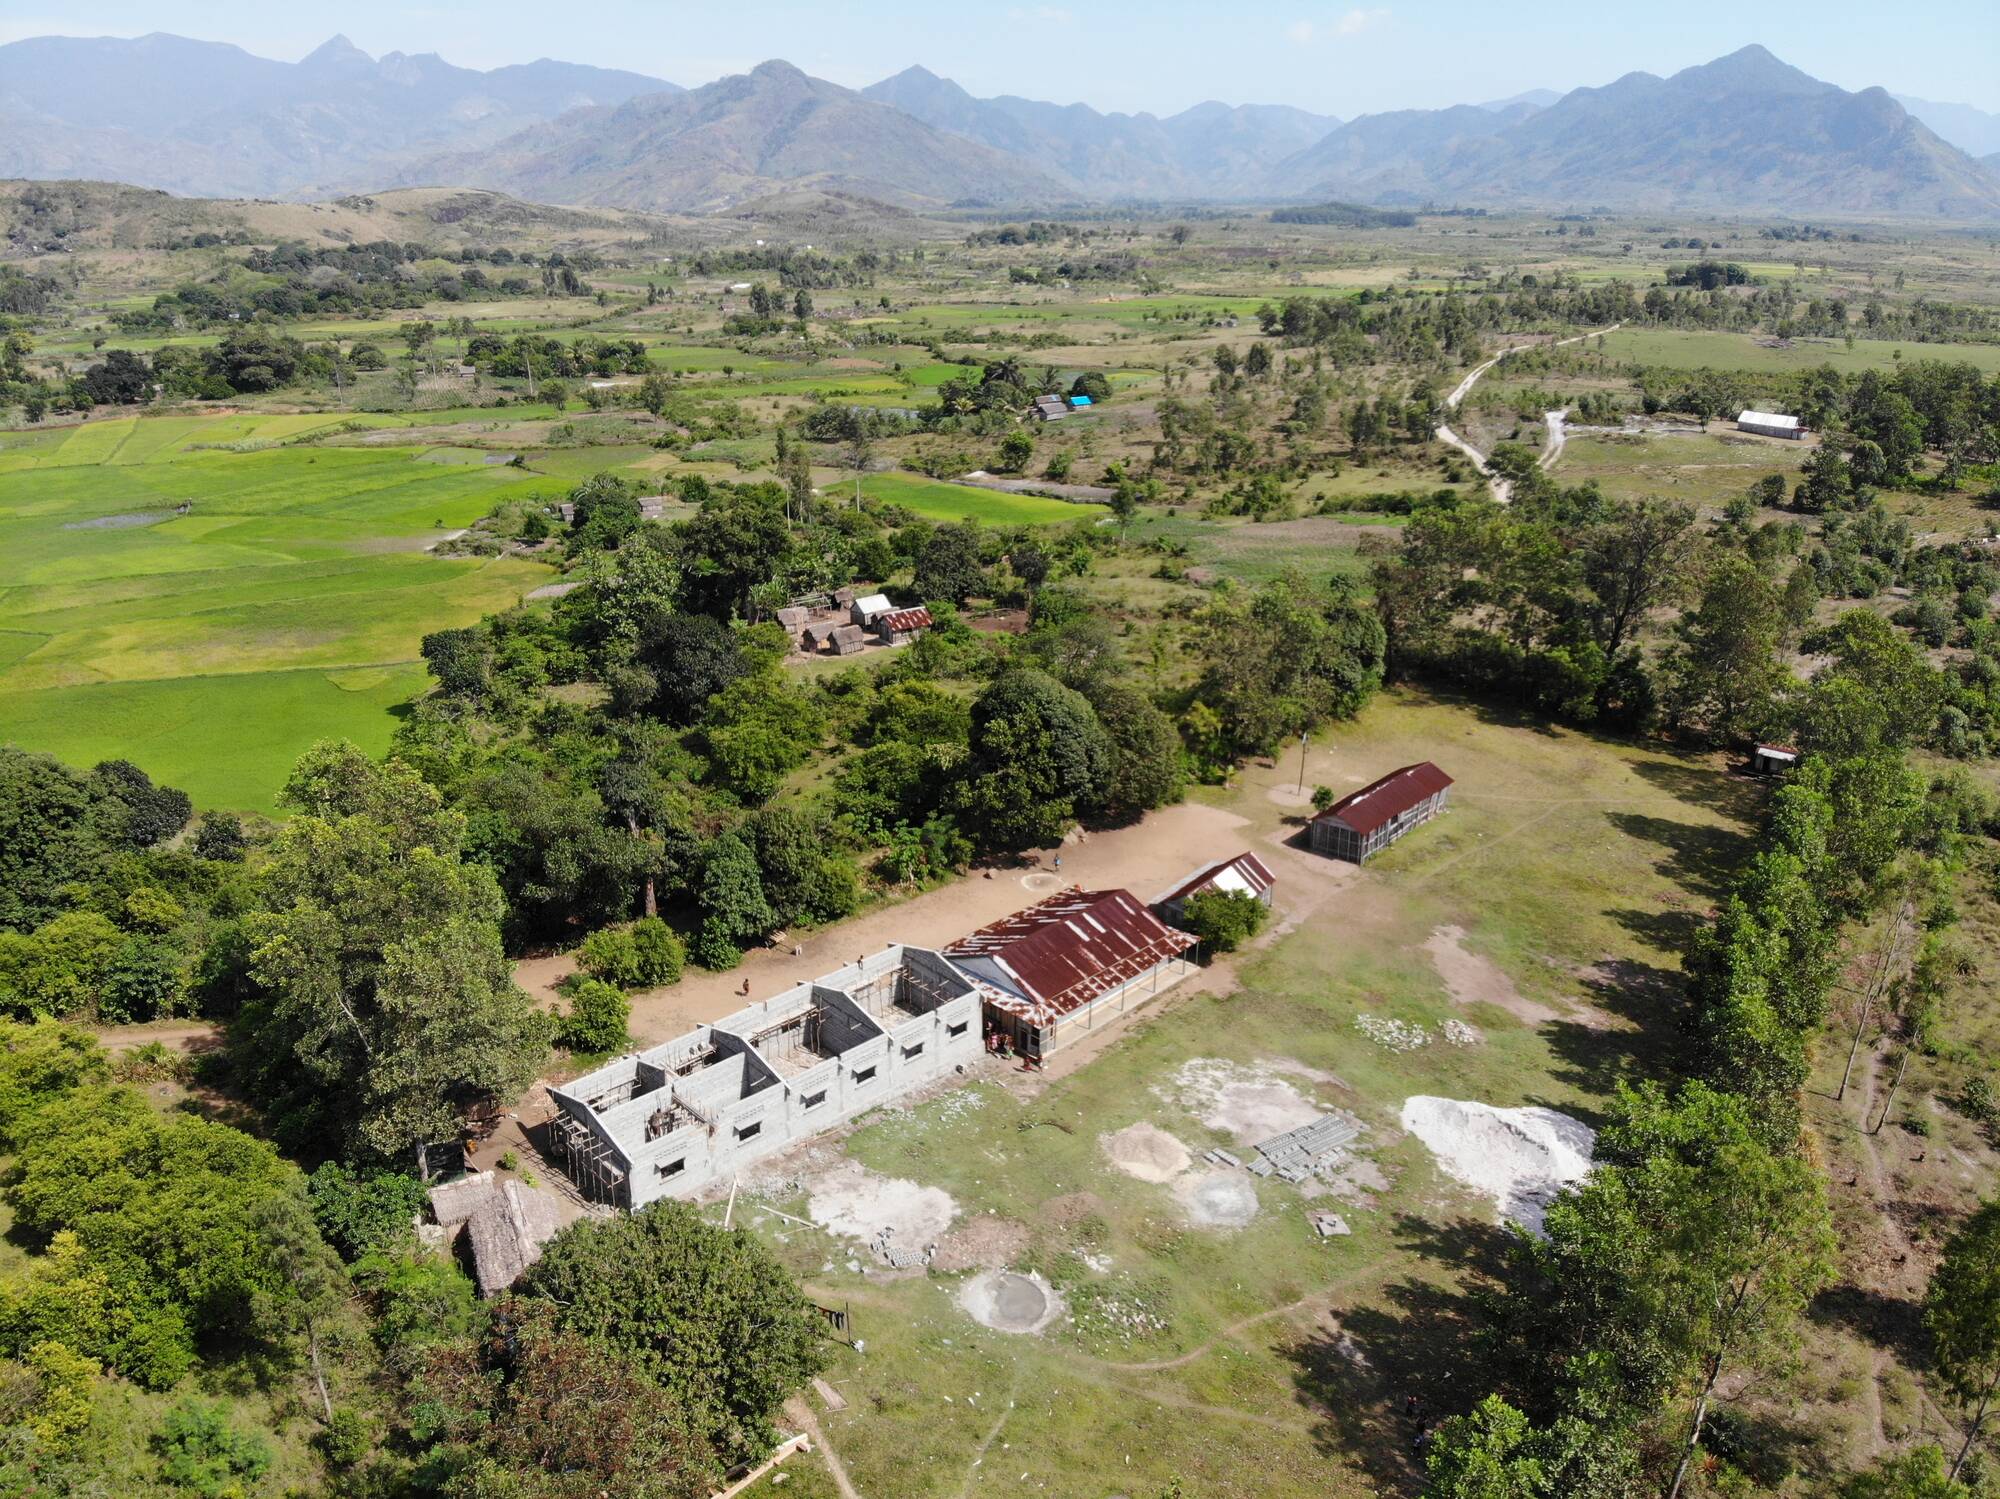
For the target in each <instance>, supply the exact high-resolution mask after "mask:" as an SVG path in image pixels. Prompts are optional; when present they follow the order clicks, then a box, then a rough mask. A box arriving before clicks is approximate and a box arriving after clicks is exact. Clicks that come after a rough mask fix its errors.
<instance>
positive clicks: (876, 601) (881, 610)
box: [854, 593, 896, 614]
mask: <svg viewBox="0 0 2000 1499" xmlns="http://www.w3.org/2000/svg"><path fill="white" fill-rule="evenodd" d="M854 607H855V608H857V609H859V610H860V611H861V612H862V613H863V614H886V613H888V612H889V611H890V610H891V609H893V608H895V607H896V606H895V605H894V604H892V603H890V602H889V595H888V594H886V593H871V594H869V595H868V596H867V597H866V598H859V599H856V600H855V601H854Z"/></svg>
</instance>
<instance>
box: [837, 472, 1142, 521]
mask: <svg viewBox="0 0 2000 1499" xmlns="http://www.w3.org/2000/svg"><path fill="white" fill-rule="evenodd" d="M861 492H862V493H863V494H865V495H867V496H868V497H869V498H870V499H875V500H882V501H885V502H886V503H888V504H892V505H901V506H903V507H905V508H906V509H909V510H913V511H915V512H916V513H917V514H918V515H921V516H923V517H924V518H925V519H926V520H942V521H953V520H964V519H966V518H967V517H971V518H973V519H976V520H979V521H982V522H984V523H985V524H987V525H989V526H1039V525H1052V524H1060V523H1064V522H1068V521H1076V520H1095V519H1097V518H1098V517H1100V516H1102V515H1103V514H1104V507H1103V506H1102V505H1073V504H1071V503H1070V502H1069V501H1067V500H1051V499H1047V498H1045V497H1044V496H1042V495H1035V494H1007V493H1004V492H1002V491H1000V490H995V489H978V488H975V487H974V486H972V485H970V484H945V483H942V482H940V481H938V480H936V479H925V478H921V477H919V476H918V475H916V474H871V475H869V476H868V477H867V478H865V479H863V480H862V481H861Z"/></svg>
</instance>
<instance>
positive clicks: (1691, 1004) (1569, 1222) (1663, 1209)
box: [1426, 751, 1959, 1499]
mask: <svg viewBox="0 0 2000 1499" xmlns="http://www.w3.org/2000/svg"><path fill="white" fill-rule="evenodd" d="M1925 791H1926V788H1925V785H1924V782H1923V781H1922V779H1921V778H1919V777H1917V776H1916V775H1915V774H1914V773H1913V772H1911V771H1910V770H1909V769H1908V768H1907V767H1906V766H1905V765H1904V763H1903V761H1902V758H1901V756H1900V755H1899V754H1897V753H1896V752H1894V751H1886V752H1878V753H1875V754H1870V755H1863V756H1857V757H1853V758H1847V759H1838V758H1833V757H1829V756H1823V755H1813V756H1808V757H1807V759H1806V760H1805V761H1804V762H1803V763H1802V765H1801V766H1800V768H1799V769H1798V771H1797V772H1796V773H1795V774H1794V775H1793V776H1792V777H1791V778H1790V779H1789V780H1788V781H1787V782H1786V783H1785V785H1784V786H1782V787H1781V788H1780V789H1779V790H1778V791H1777V792H1776V793H1775V794H1774V796H1773V798H1772V802H1771V806H1770V809H1769V812H1768V815H1767V817H1766V820H1765V824H1764V827H1763V829H1762V834H1761V837H1760V839H1759V851H1758V853H1757V854H1756V855H1755V857H1754V858H1753V859H1752V860H1751V861H1750V863H1749V864H1748V865H1747V866H1746V867H1745V868H1744V870H1743V871H1742V873H1741V874H1740V875H1739V877H1738V878H1737V880H1736V882H1735V884H1734V887H1733V888H1732V890H1731V892H1730V894H1729V896H1728V898H1727V900H1726V901H1725V902H1724V904H1723V908H1722V910H1721V911H1720V912H1719V913H1718V915H1717V916H1716V918H1715V919H1714V920H1713V921H1712V922H1709V923H1706V924H1705V925H1704V926H1703V927H1702V928H1701V929H1700V930H1699V931H1698V932H1697V933H1696V935H1695V937H1694V939H1693V942H1692V945H1691V947H1690V950H1689V952H1688V954H1687V959H1686V962H1685V965H1684V966H1685V969H1686V972H1687V974H1688V983H1687V999H1686V1004H1685V1007H1684V1009H1683V1010H1682V1021H1683V1031H1684V1034H1685V1036H1686V1047H1685V1049H1684V1051H1683V1052H1682V1054H1681V1055H1680V1057H1679V1059H1678V1060H1679V1065H1678V1067H1677V1068H1676V1071H1677V1073H1678V1077H1677V1078H1676V1079H1675V1080H1674V1081H1673V1082H1672V1083H1671V1085H1665V1084H1659V1083H1649V1084H1647V1085H1645V1086H1643V1087H1639V1088H1633V1087H1629V1086H1624V1087H1621V1089H1620V1092H1619V1095H1618V1098H1617V1100H1616V1102H1615V1104H1614V1106H1613V1108H1612V1112H1611V1119H1610V1121H1609V1122H1608V1124H1607V1125H1606V1127H1605V1128H1604V1129H1603V1130H1601V1131H1600V1132H1599V1134H1598V1136H1597V1142H1596V1163H1597V1164H1596V1169H1595V1170H1594V1171H1593V1172H1592V1174H1591V1175H1590V1177H1589V1178H1587V1179H1586V1180H1585V1181H1584V1182H1583V1183H1581V1184H1579V1185H1577V1186H1575V1187H1571V1188H1568V1189H1566V1190H1565V1191H1564V1192H1563V1194H1562V1195H1561V1196H1560V1197H1558V1198H1557V1199H1556V1201H1555V1202H1554V1203H1553V1204H1552V1205H1551V1206H1550V1208H1549V1210H1548V1213H1547V1216H1546V1220H1545V1232H1544V1233H1543V1234H1542V1235H1539V1236H1536V1235H1523V1236H1520V1237H1519V1238H1517V1239H1516V1240H1515V1241H1514V1242H1513V1244H1512V1246H1511V1247H1510V1250H1509V1257H1510V1267H1509V1269H1510V1274H1509V1282H1508V1286H1507V1289H1506V1292H1505V1293H1504V1294H1502V1295H1499V1296H1497V1297H1495V1298H1493V1299H1492V1300H1491V1302H1490V1306H1489V1309H1490V1311H1491V1312H1492V1319H1491V1324H1490V1328H1489V1330H1488V1332H1487V1334H1486V1337H1487V1342H1486V1348H1487V1351H1488V1352H1489V1353H1490V1354H1491V1355H1492V1356H1493V1358H1494V1367H1495V1369H1496V1371H1497V1372H1498V1375H1499V1382H1500V1386H1501V1388H1500V1389H1499V1390H1498V1391H1496V1392H1495V1394H1493V1395H1491V1396H1489V1397H1488V1398H1487V1399H1486V1400H1485V1401H1483V1402H1482V1403H1481V1404H1480V1405H1479V1406H1477V1407H1476V1408H1475V1409H1474V1410H1472V1411H1470V1412H1468V1413H1466V1414H1464V1415H1461V1416H1458V1417H1455V1418H1453V1419H1452V1420H1450V1421H1447V1422H1446V1423H1444V1425H1443V1426H1442V1427H1441V1428H1440V1429H1439V1431H1438V1432H1437V1434H1436V1437H1435V1439H1434V1441H1433V1442H1432V1444H1431V1447H1430V1450H1429V1453H1428V1456H1427V1467H1428V1474H1429V1480H1430V1481H1429V1485H1428V1487H1427V1489H1426V1494H1427V1495H1429V1496H1431V1499H1470V1496H1474V1495H1478V1496H1481V1499H1531V1496H1543V1495H1548V1496H1553V1495H1558V1494H1560V1495H1565V1496H1568V1495H1590V1496H1600V1499H1612V1496H1627V1495H1638V1494H1642V1493H1643V1494H1650V1493H1658V1492H1660V1491H1661V1489H1662V1487H1663V1486H1664V1489H1665V1492H1666V1493H1667V1494H1668V1495H1669V1496H1672V1495H1677V1494H1678V1493H1679V1492H1680V1491H1681V1488H1682V1486H1683V1483H1684V1481H1685V1479H1686V1477H1687V1475H1688V1473H1689V1471H1690V1468H1691V1465H1692V1464H1693V1463H1694V1461H1695V1460H1696V1458H1697V1457H1698V1456H1699V1455H1700V1454H1701V1452H1702V1451H1703V1449H1704V1445H1705V1444H1707V1443H1709V1441H1710V1437H1711V1430H1712V1423H1715V1422H1716V1421H1717V1416H1716V1408H1715V1394H1716V1390H1717V1386H1718V1384H1719V1383H1720V1382H1721V1381H1722V1380H1723V1379H1724V1378H1725V1377H1728V1378H1729V1379H1731V1381H1732V1382H1733V1383H1734V1384H1735V1385H1736V1386H1737V1387H1738V1388H1739V1389H1740V1387H1741V1386H1742V1384H1743V1383H1744V1380H1745V1379H1746V1378H1747V1377H1750V1376H1753V1375H1755V1374H1756V1373H1758V1372H1763V1371H1768V1370H1770V1369H1772V1368H1773V1367H1775V1366H1776V1364H1777V1363H1778V1361H1779V1360H1780V1359H1781V1358H1782V1357H1783V1355H1784V1353H1785V1352H1786V1350H1787V1349H1788V1348H1789V1347H1790V1346H1791V1344H1792V1343H1793V1341H1794V1340H1795V1337H1796V1330H1797V1326H1798V1323H1799V1320H1800V1317H1801V1315H1802V1314H1803V1312H1804V1311H1805V1308H1806V1306H1807V1305H1808V1303H1809V1302H1810V1301H1811V1299H1812V1298H1813V1296H1814V1295H1815V1294H1816V1293H1817V1292H1818V1291H1819V1290H1820V1289H1821V1288H1822V1287H1823V1286H1825V1285H1826V1284H1827V1283H1828V1282H1829V1280H1830V1279H1831V1277H1832V1274H1833V1270H1834V1238H1833V1232H1832V1226H1831V1221H1830V1217H1829V1211H1828V1206H1827V1201H1826V1192H1825V1182H1824V1179H1823V1175H1822V1173H1821V1171H1820V1170H1819V1169H1818V1167H1817V1165H1816V1163H1815V1162H1814V1161H1813V1160H1812V1159H1811V1158H1810V1153H1809V1151H1808V1150H1807V1149H1806V1145H1805V1139H1804V1131H1803V1127H1802V1118H1801V1114H1800V1108H1799V1090H1800V1088H1801V1086H1802V1085H1803V1083H1804V1079H1805V1075H1806V1069H1807V1051H1808V1048H1809V1046H1810V1045H1811V1042H1812V1039H1813V1038H1814V1037H1815V1036H1816V1035H1817V1034H1818V1033H1819V1032H1820V1030H1821V1028H1822V1026H1823V1024H1824V1022H1825V1020H1826V1015H1827V1009H1828V1001H1829V996H1830V994H1831V992H1832V988H1833V984H1834V980H1835V978H1836V974H1837V970H1838V963H1837V961H1836V956H1835V949H1836V946H1837V943H1838V940H1839V935H1840V931H1841V928H1842V925H1843V923H1845V922H1846V921H1848V920H1849V919H1851V918H1853V917H1855V916H1858V915H1861V914H1864V913H1866V912H1869V911H1871V910H1873V909H1875V908H1877V906H1878V905H1879V904H1880V903H1881V901H1882V898H1883V894H1884V890H1885V888H1886V887H1891V886H1893V885H1895V884H1896V883H1897V877H1898V876H1902V877H1908V876H1910V875H1911V874H1912V873H1913V868H1914V865H1915V864H1921V863H1923V862H1925V861H1927V860H1931V859H1938V858H1943V859H1949V858H1950V857H1952V851H1953V848H1954V845H1955V840H1956V837H1957V834H1958V832H1959V828H1958V826H1957V817H1958V812H1957V810H1956V809H1955V808H1954V807H1953V806H1951V805H1950V804H1949V803H1950V799H1949V798H1946V799H1945V801H1944V803H1940V802H1938V801H1936V800H1930V799H1927V798H1926V794H1925ZM1906 849H1914V850H1916V851H1917V852H1916V854H1915V855H1914V856H1912V855H1908V854H1906V853H1905V850H1906ZM1725 1424H1727V1425H1728V1426H1729V1427H1730V1429H1728V1430H1725V1431H1723V1432H1722V1433H1721V1434H1720V1435H1719V1436H1717V1437H1716V1438H1715V1439H1714V1441H1713V1444H1712V1447H1711V1450H1710V1453H1709V1456H1710V1458H1711V1460H1712V1461H1714V1462H1720V1461H1723V1460H1724V1454H1725V1453H1726V1454H1728V1455H1729V1456H1731V1457H1733V1459H1734V1460H1735V1461H1736V1462H1737V1463H1739V1464H1746V1465H1749V1466H1751V1467H1756V1466H1757V1465H1758V1464H1760V1463H1766V1462H1770V1461H1775V1460H1776V1459H1774V1458H1773V1457H1772V1456H1771V1455H1770V1454H1768V1453H1763V1452H1759V1451H1758V1450H1757V1449H1756V1444H1755V1443H1754V1442H1745V1441H1741V1440H1739V1439H1740V1437H1741V1433H1740V1431H1738V1430H1736V1429H1735V1425H1734V1423H1733V1421H1732V1422H1726V1423H1725ZM1926 1461H1928V1459H1926ZM1769 1476H1771V1475H1766V1477H1767V1478H1768V1477H1769ZM1939 1492H1945V1491H1943V1490H1940V1491H1939Z"/></svg>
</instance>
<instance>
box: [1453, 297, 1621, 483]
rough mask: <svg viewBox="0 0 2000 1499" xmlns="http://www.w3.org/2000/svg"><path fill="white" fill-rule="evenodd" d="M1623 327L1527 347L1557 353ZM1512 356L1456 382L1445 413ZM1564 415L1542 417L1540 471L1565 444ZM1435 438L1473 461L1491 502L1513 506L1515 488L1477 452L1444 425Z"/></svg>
mask: <svg viewBox="0 0 2000 1499" xmlns="http://www.w3.org/2000/svg"><path fill="white" fill-rule="evenodd" d="M1622 326H1623V324H1620V323H1613V324H1612V325H1611V326H1610V327H1608V328H1597V329H1594V330H1592V331H1591V332H1589V333H1579V334H1577V335H1576V336H1575V337H1573V338H1559V339H1557V340H1556V341H1555V342H1554V343H1552V344H1547V345H1528V346H1527V347H1546V348H1551V349H1560V348H1561V347H1563V345H1565V344H1577V343H1582V342H1583V341H1584V340H1585V339H1586V338H1597V337H1599V336H1600V335H1602V334H1606V333H1616V332H1617V331H1618V330H1619V328H1621V327H1622ZM1514 352H1516V351H1515V350H1513V349H1509V350H1507V351H1506V353H1502V354H1495V355H1494V356H1493V357H1492V358H1491V359H1489V360H1487V361H1486V363H1484V364H1482V365H1479V366H1477V367H1475V368H1474V369H1473V370H1472V372H1471V373H1470V374H1468V375H1467V376H1466V377H1465V378H1464V379H1463V380H1461V381H1459V382H1458V385H1457V387H1456V388H1455V389H1453V391H1452V393H1451V394H1450V395H1448V396H1446V397H1445V398H1444V405H1445V410H1447V411H1456V410H1457V409H1458V408H1459V405H1460V404H1461V403H1462V402H1463V401H1464V400H1465V398H1466V397H1467V396H1469V395H1471V394H1472V387H1473V386H1475V385H1477V384H1478V383H1479V381H1480V378H1481V377H1482V376H1483V375H1485V373H1486V372H1487V371H1488V370H1490V369H1492V368H1493V366H1494V365H1496V364H1498V363H1499V362H1500V361H1501V360H1503V359H1505V358H1506V357H1507V355H1508V354H1512V353H1514ZM1566 414H1567V413H1566V412H1562V411H1550V412H1545V413H1544V414H1543V416H1542V420H1543V421H1544V422H1545V423H1547V425H1548V429H1549V447H1548V448H1547V449H1546V450H1545V451H1544V452H1543V454H1542V456H1541V459H1540V463H1541V466H1542V467H1543V468H1547V467H1548V466H1549V465H1550V464H1552V463H1554V462H1555V461H1556V459H1557V458H1558V457H1560V456H1561V455H1562V450H1563V445H1564V443H1565V442H1566V441H1567V440H1568V439H1567V438H1566V437H1565V436H1564V434H1563V417H1564V416H1565V415H1566ZM1436 436H1437V440H1438V441H1439V442H1441V443H1443V444H1445V445H1446V446H1447V447H1453V448H1457V449H1458V451H1459V452H1461V453H1463V454H1465V456H1466V457H1468V458H1470V459H1471V460H1472V462H1473V465H1474V467H1476V468H1477V469H1478V470H1479V472H1480V473H1481V474H1483V475H1485V477H1486V482H1487V483H1488V484H1490V485H1492V486H1493V498H1494V500H1495V501H1497V502H1498V503H1500V504H1502V505H1505V504H1509V503H1510V502H1512V500H1513V498H1514V486H1513V485H1512V484H1510V483H1508V482H1507V481H1506V480H1505V479H1503V478H1501V477H1500V476H1499V475H1497V474H1495V473H1494V472H1493V470H1492V469H1490V468H1488V467H1487V466H1486V459H1485V457H1484V456H1483V455H1482V454H1481V453H1480V451H1479V450H1478V449H1477V448H1475V447H1474V446H1473V445H1472V444H1471V443H1469V442H1467V441H1466V440H1465V439H1464V438H1463V437H1460V436H1459V435H1458V434H1457V433H1456V432H1454V431H1452V429H1451V427H1450V426H1449V425H1448V424H1445V423H1440V424H1439V425H1438V428H1437V433H1436Z"/></svg>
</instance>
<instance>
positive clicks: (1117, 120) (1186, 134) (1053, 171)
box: [861, 67, 1340, 198]
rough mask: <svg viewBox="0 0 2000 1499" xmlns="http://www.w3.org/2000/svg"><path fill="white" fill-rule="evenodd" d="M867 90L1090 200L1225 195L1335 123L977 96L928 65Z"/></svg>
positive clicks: (1254, 108)
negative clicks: (1107, 110) (1130, 111)
mask: <svg viewBox="0 0 2000 1499" xmlns="http://www.w3.org/2000/svg"><path fill="white" fill-rule="evenodd" d="M861 93H862V96H863V97H864V98H867V99H872V100H874V101H876V102H877V103H880V104H887V105H890V106H892V107H894V108H896V109H899V110H901V111H902V112H903V113H904V114H907V115H911V116H914V117H915V118H917V119H919V120H922V121H923V122H924V123H925V124H927V125H930V126H933V127H935V128H936V129H939V130H944V131H949V132H950V133H951V134H953V135H960V136H964V137H965V138H966V139H967V140H973V141H977V142H979V143H980V144H981V145H985V146H991V147H992V148H993V149H994V150H996V151H1006V152H1008V153H1010V154H1012V155H1015V156H1020V157H1023V158H1025V159H1026V160H1028V161H1031V162H1033V163H1034V164H1035V166H1036V167H1037V168H1038V169H1039V170H1040V171H1042V172H1043V173H1046V174H1047V175H1049V176H1051V177H1053V178H1055V179H1056V180H1057V181H1058V182H1060V183H1062V184H1063V185H1064V186H1065V187H1066V188H1068V189H1069V190H1070V191H1071V192H1073V193H1075V194H1076V195H1078V196H1080V197H1085V198H1147V197H1158V198H1227V197H1231V196H1240V195H1241V190H1242V188H1243V186H1244V184H1245V183H1261V182H1262V181H1263V180H1264V179H1265V177H1266V176H1267V175H1268V174H1269V172H1270V170H1271V169H1272V168H1273V167H1275V166H1276V165H1277V164H1278V163H1279V162H1280V161H1282V160H1284V159H1285V158H1286V157H1287V156H1290V155H1293V154H1294V153H1296V152H1298V151H1302V150H1304V149H1305V148H1306V147H1307V146H1310V145H1311V144H1313V142H1315V141H1317V140H1319V139H1320V138H1322V137H1323V136H1325V135H1326V134H1327V133H1328V132H1329V131H1331V130H1333V129H1335V128H1336V127H1337V126H1338V125H1339V124H1340V121H1339V120H1338V119H1336V118H1334V117H1333V116H1331V115H1317V114H1312V113H1310V112H1309V111H1307V110H1303V109H1293V108H1291V107H1290V106H1289V105H1283V104H1245V105H1238V106H1235V107H1231V106H1230V105H1227V104H1218V103H1216V102H1214V101H1212V100H1211V101H1209V102H1208V103H1205V104H1197V105H1195V106H1194V107H1193V108H1192V109H1185V110H1182V111H1181V112H1180V113H1179V114H1176V115H1169V116H1167V117H1166V118H1165V119H1160V118H1159V117H1157V116H1155V115H1150V114H1136V115H1127V114H1100V113H1099V112H1098V111H1096V110H1094V109H1092V108H1091V107H1090V106H1089V105H1087V104H1067V105H1065V104H1045V103H1043V102H1041V101H1040V100H1036V99H1021V98H1017V97H1015V96H1013V95H1002V96H1001V97H999V98H997V99H976V98H974V97H973V96H972V95H971V94H969V93H967V92H966V91H965V90H964V89H963V88H960V87H959V86H958V85H957V84H956V83H953V82H952V81H951V80H950V79H949V78H940V77H938V76H937V74H935V73H933V72H931V71H930V70H929V69H927V68H920V67H917V68H906V69H904V70H903V71H902V72H900V73H898V74H896V76H895V77H893V78H885V79H883V80H882V81H881V82H880V83H876V84H871V85H870V86H869V87H867V88H865V89H863V90H862V91H861Z"/></svg>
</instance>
